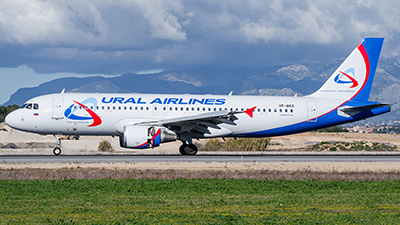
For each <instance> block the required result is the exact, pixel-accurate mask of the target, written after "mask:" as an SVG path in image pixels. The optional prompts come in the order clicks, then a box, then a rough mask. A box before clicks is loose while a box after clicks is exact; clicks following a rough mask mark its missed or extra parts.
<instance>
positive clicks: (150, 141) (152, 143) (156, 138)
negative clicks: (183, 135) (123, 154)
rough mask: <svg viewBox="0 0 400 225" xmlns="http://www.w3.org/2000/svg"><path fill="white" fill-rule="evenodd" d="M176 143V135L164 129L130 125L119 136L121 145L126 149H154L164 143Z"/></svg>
mask: <svg viewBox="0 0 400 225" xmlns="http://www.w3.org/2000/svg"><path fill="white" fill-rule="evenodd" d="M170 141H176V134H175V133H174V132H172V131H170V130H168V129H167V128H164V127H154V126H151V127H150V126H141V125H129V126H125V127H124V129H123V133H122V135H121V136H119V143H120V146H121V147H124V148H141V149H143V148H154V147H157V146H159V145H160V143H163V142H170Z"/></svg>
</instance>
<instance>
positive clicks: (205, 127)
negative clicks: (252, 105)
mask: <svg viewBox="0 0 400 225" xmlns="http://www.w3.org/2000/svg"><path fill="white" fill-rule="evenodd" d="M237 113H243V112H242V111H236V112H229V111H228V110H222V111H216V112H209V113H202V114H199V115H195V116H186V117H177V118H171V119H165V120H158V121H147V122H141V123H138V124H136V125H149V126H164V127H167V128H169V129H171V130H173V131H175V132H176V133H177V134H183V133H188V132H190V133H193V132H195V133H200V134H202V135H204V134H210V130H209V128H213V129H216V130H221V129H222V128H221V127H220V126H218V125H219V124H223V123H224V124H229V125H236V123H235V122H234V121H235V120H237V119H238V118H237V117H236V116H235V114H237Z"/></svg>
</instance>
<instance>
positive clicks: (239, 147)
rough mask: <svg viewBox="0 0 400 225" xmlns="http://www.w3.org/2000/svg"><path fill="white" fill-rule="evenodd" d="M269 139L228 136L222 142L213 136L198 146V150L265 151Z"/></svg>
mask: <svg viewBox="0 0 400 225" xmlns="http://www.w3.org/2000/svg"><path fill="white" fill-rule="evenodd" d="M270 141H271V139H270V138H237V139H236V140H235V139H233V138H228V139H227V140H226V141H225V142H223V141H222V140H220V139H219V138H214V139H210V140H208V141H207V142H206V144H205V145H204V146H200V151H249V152H252V151H266V150H267V148H268V145H269V143H270Z"/></svg>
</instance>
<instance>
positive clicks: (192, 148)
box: [179, 141, 197, 155]
mask: <svg viewBox="0 0 400 225" xmlns="http://www.w3.org/2000/svg"><path fill="white" fill-rule="evenodd" d="M179 152H180V153H181V154H182V155H196V153H197V147H196V145H194V144H186V142H185V141H182V145H181V146H180V147H179Z"/></svg>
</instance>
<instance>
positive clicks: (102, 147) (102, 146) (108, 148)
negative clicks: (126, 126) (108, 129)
mask: <svg viewBox="0 0 400 225" xmlns="http://www.w3.org/2000/svg"><path fill="white" fill-rule="evenodd" d="M97 150H98V151H101V152H113V151H114V147H113V146H112V144H111V142H110V141H109V140H102V141H100V143H99V147H98V148H97Z"/></svg>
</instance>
